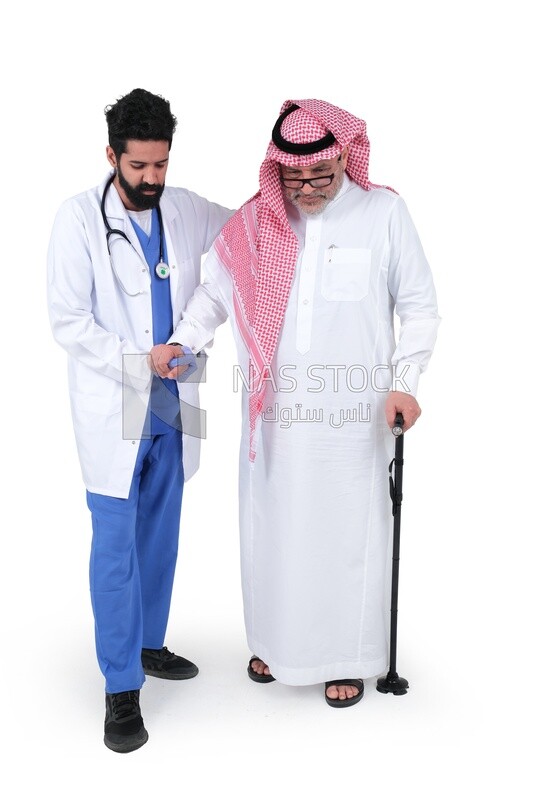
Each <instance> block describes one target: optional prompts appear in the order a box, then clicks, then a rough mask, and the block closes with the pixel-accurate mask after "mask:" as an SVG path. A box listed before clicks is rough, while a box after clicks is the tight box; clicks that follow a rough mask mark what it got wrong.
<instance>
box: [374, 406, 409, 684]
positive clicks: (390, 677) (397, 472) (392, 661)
mask: <svg viewBox="0 0 533 800" xmlns="http://www.w3.org/2000/svg"><path fill="white" fill-rule="evenodd" d="M392 432H393V434H394V435H395V436H396V449H395V452H394V458H393V459H392V461H391V463H390V466H389V474H390V477H389V484H390V496H391V500H392V515H393V517H394V538H393V543H392V595H391V611H390V615H391V621H390V622H391V625H390V658H389V671H388V673H387V677H386V678H379V679H378V682H377V685H376V689H377V690H378V692H382V693H383V694H388V693H389V692H392V694H407V689H408V688H409V683H408V681H406V679H405V678H399V677H398V673H397V672H396V644H397V628H398V578H399V572H400V523H401V516H402V483H403V416H402V415H401V414H400V413H398V414H396V418H395V420H394V427H393V429H392ZM393 464H394V478H393V477H392V465H393Z"/></svg>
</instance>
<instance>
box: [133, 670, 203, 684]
mask: <svg viewBox="0 0 533 800" xmlns="http://www.w3.org/2000/svg"><path fill="white" fill-rule="evenodd" d="M143 671H144V674H145V675H150V676H151V677H152V678H164V680H166V681H188V680H189V679H190V678H195V677H196V676H197V675H198V673H199V671H200V670H199V669H198V668H196V671H195V672H192V671H191V672H187V673H181V674H180V673H176V672H163V670H155V669H145V670H143Z"/></svg>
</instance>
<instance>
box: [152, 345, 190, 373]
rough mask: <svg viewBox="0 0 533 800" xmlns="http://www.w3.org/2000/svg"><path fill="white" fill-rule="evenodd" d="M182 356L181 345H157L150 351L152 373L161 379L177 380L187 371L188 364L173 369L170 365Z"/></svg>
mask: <svg viewBox="0 0 533 800" xmlns="http://www.w3.org/2000/svg"><path fill="white" fill-rule="evenodd" d="M181 356H183V350H182V348H181V347H180V346H179V345H171V344H156V345H154V347H152V349H151V350H150V354H149V356H148V363H149V364H150V369H151V370H152V372H154V373H155V374H156V375H159V377H160V378H174V379H176V378H179V376H180V375H183V373H184V372H186V371H187V369H188V367H187V364H182V365H181V366H179V367H173V368H170V367H169V366H168V365H169V363H170V361H171V360H172V359H173V358H180V357H181Z"/></svg>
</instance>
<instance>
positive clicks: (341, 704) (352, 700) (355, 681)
mask: <svg viewBox="0 0 533 800" xmlns="http://www.w3.org/2000/svg"><path fill="white" fill-rule="evenodd" d="M330 686H355V687H356V688H357V689H359V693H358V694H356V695H355V697H347V698H346V700H339V699H337V700H334V699H333V698H332V697H328V696H327V694H326V689H329V687H330ZM326 689H324V695H325V698H326V703H327V704H328V706H332V707H333V708H346V707H347V706H354V705H355V704H356V703H358V702H359V700H361V699H362V697H363V695H364V693H365V684H364V683H363V681H362V680H360V678H346V679H345V680H342V681H341V680H338V681H327V682H326Z"/></svg>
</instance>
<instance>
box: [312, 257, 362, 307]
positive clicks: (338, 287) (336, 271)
mask: <svg viewBox="0 0 533 800" xmlns="http://www.w3.org/2000/svg"><path fill="white" fill-rule="evenodd" d="M371 256H372V251H371V250H366V249H363V248H355V247H329V248H328V249H327V250H326V252H325V253H324V263H323V265H322V283H321V291H322V295H323V297H325V299H326V300H362V299H363V297H366V295H367V294H368V284H369V280H370V264H371Z"/></svg>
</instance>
